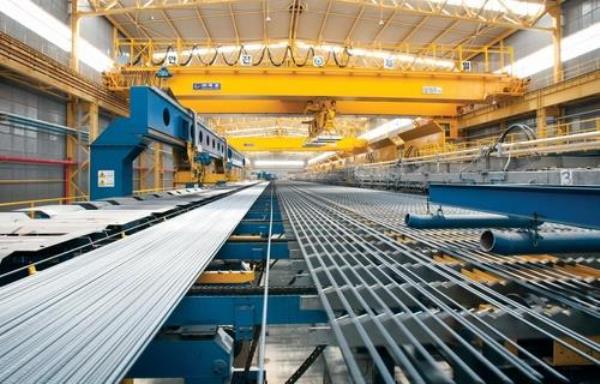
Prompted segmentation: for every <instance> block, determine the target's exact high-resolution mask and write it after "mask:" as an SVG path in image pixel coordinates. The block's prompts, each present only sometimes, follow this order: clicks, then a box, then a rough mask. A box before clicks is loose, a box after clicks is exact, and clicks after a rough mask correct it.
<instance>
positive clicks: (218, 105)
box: [180, 97, 459, 117]
mask: <svg viewBox="0 0 600 384" xmlns="http://www.w3.org/2000/svg"><path fill="white" fill-rule="evenodd" d="M180 101H181V104H182V105H184V106H186V107H188V108H191V109H193V110H194V111H196V112H197V113H205V114H282V115H301V114H303V113H304V109H305V107H306V101H293V100H264V99H246V98H243V99H235V98H233V99H219V100H211V99H194V98H191V97H188V98H185V99H182V100H180ZM458 106H459V105H458V104H456V103H435V104H434V103H431V104H426V103H414V102H394V101H352V100H338V101H337V102H336V111H337V114H338V115H391V116H401V115H404V116H429V117H437V116H446V117H452V116H456V115H457V112H456V111H457V108H458Z"/></svg>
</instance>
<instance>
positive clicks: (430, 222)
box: [404, 213, 540, 229]
mask: <svg viewBox="0 0 600 384" xmlns="http://www.w3.org/2000/svg"><path fill="white" fill-rule="evenodd" d="M404 223H405V224H406V225H407V226H409V227H410V228H419V229H433V228H531V227H535V226H536V225H539V224H540V223H539V222H535V221H534V220H532V219H528V218H521V217H515V216H499V215H440V214H435V215H413V214H410V213H409V214H407V215H406V216H405V217H404Z"/></svg>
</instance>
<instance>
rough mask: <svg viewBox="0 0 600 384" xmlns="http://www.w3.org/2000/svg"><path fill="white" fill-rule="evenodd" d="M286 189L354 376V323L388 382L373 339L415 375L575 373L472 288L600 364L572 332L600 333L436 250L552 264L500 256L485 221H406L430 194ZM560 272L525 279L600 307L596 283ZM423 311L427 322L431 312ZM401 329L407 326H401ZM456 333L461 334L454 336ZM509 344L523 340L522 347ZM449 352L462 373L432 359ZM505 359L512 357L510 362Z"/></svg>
mask: <svg viewBox="0 0 600 384" xmlns="http://www.w3.org/2000/svg"><path fill="white" fill-rule="evenodd" d="M278 192H279V195H280V199H281V201H282V204H283V207H284V208H285V213H286V216H287V219H288V220H289V221H290V225H291V227H292V230H293V232H294V235H295V236H296V238H297V240H298V245H299V247H300V249H301V251H302V254H303V256H304V258H305V259H306V261H307V265H308V268H309V270H310V272H311V276H312V277H313V281H314V283H315V286H316V287H317V290H318V292H319V297H320V298H321V300H322V302H323V306H324V308H325V309H326V311H327V313H328V316H329V318H330V323H331V326H332V330H333V331H334V333H335V336H336V339H337V341H338V343H339V344H340V345H341V346H342V348H341V350H342V354H343V356H344V359H345V361H346V363H347V365H348V367H349V372H350V373H351V375H352V377H353V379H354V380H355V381H356V382H363V381H364V377H362V376H361V375H362V373H361V372H360V368H359V367H358V360H357V357H356V355H355V353H354V352H353V351H352V350H349V349H345V348H344V346H345V345H347V344H348V340H347V337H349V336H348V331H349V330H350V328H352V332H351V333H352V334H353V335H354V337H359V338H360V340H361V341H362V342H363V343H364V346H365V347H366V348H367V351H368V353H369V356H370V357H371V359H372V361H373V363H374V365H375V366H376V367H377V369H378V371H379V372H380V373H383V374H382V377H383V379H384V381H386V382H393V381H390V378H389V376H386V375H385V372H382V371H384V370H386V369H387V368H386V367H385V366H382V364H381V362H382V360H383V357H384V355H383V354H382V353H383V352H382V351H381V349H380V348H372V346H373V341H372V340H375V339H377V340H380V342H381V343H382V344H380V345H378V347H383V348H384V349H385V350H386V351H387V353H388V354H389V356H391V357H392V358H393V360H394V362H395V364H396V365H397V366H399V367H400V368H401V369H402V370H403V371H404V372H405V374H406V375H407V376H408V377H409V379H410V380H412V381H415V382H428V383H429V382H435V383H437V382H446V381H448V380H452V381H455V382H469V383H472V382H545V381H548V380H550V381H559V382H560V381H561V382H564V381H567V378H566V377H564V376H563V375H562V374H561V373H559V372H557V371H556V370H555V369H554V368H553V367H551V366H550V365H548V364H547V363H546V362H545V361H543V360H542V359H540V358H539V357H537V356H536V355H534V354H533V353H532V351H529V350H528V349H526V348H525V347H523V346H522V345H519V344H517V343H516V342H515V341H514V340H513V339H512V337H511V336H512V335H511V332H510V328H509V330H508V331H507V330H504V331H501V330H500V329H499V328H496V327H495V326H494V323H493V322H490V319H485V317H486V316H485V315H484V314H482V313H479V310H476V309H473V308H469V307H468V306H465V305H464V304H462V302H463V301H464V297H465V296H468V297H471V298H472V299H476V300H477V301H478V302H479V303H481V305H484V304H485V305H490V306H491V307H492V308H494V311H497V312H498V313H502V314H504V315H506V316H508V317H510V318H511V321H512V322H514V327H524V328H525V329H529V330H530V331H529V332H530V333H531V334H536V335H541V336H543V337H547V338H550V339H551V340H553V341H554V342H556V343H558V344H561V345H562V346H563V347H565V348H568V349H570V350H572V351H573V352H575V353H577V354H579V355H580V356H583V357H584V358H586V359H588V360H590V361H591V362H592V363H594V364H600V362H599V361H598V360H597V359H595V358H594V357H592V356H591V355H590V354H588V353H587V352H586V351H585V350H584V349H582V348H580V347H573V346H571V345H568V344H567V343H564V338H566V337H571V338H573V339H575V340H577V341H578V342H582V343H583V345H585V346H586V347H589V348H590V349H591V350H592V351H599V350H600V345H598V344H597V343H594V342H591V341H590V340H589V339H587V338H586V337H584V336H583V335H581V334H579V333H577V332H576V331H575V330H572V329H568V328H567V327H565V326H563V325H562V324H561V323H559V322H557V321H556V320H555V319H553V318H552V317H551V316H549V315H547V314H545V313H541V312H539V311H538V310H537V309H536V308H534V307H529V306H527V305H523V304H521V303H519V302H516V301H515V300H513V299H512V298H510V297H508V296H506V295H504V294H503V293H500V292H498V291H497V290H494V289H492V288H490V287H489V286H486V285H485V284H482V283H480V282H477V281H472V280H470V279H468V278H467V276H466V275H465V274H463V273H461V271H460V270H457V269H456V268H453V267H451V266H449V265H444V264H442V263H436V262H432V254H434V253H433V252H439V251H443V253H446V254H450V255H452V256H453V257H456V261H457V262H459V263H463V264H466V263H467V262H468V263H473V264H476V265H478V266H483V267H486V268H487V267H488V266H490V265H491V266H494V268H497V267H498V266H500V267H502V268H504V267H506V269H507V272H505V273H504V274H503V275H502V278H505V279H507V280H509V281H511V282H516V281H517V280H518V279H521V280H524V275H523V274H524V273H526V272H528V271H529V269H528V268H530V269H531V270H532V271H533V272H534V273H536V274H539V277H543V276H545V277H550V276H553V273H551V272H550V271H548V269H549V266H548V265H543V264H539V265H537V264H535V263H533V264H531V263H528V264H527V268H525V267H524V266H523V265H522V264H514V265H513V264H510V265H508V264H501V263H504V261H502V258H501V257H497V256H495V255H493V254H486V253H483V252H481V251H479V249H478V244H477V234H478V231H474V230H469V229H461V230H456V229H454V230H448V229H444V230H413V229H410V228H407V227H406V226H405V225H404V223H403V221H402V218H403V217H404V215H405V214H406V213H407V212H423V213H425V211H426V209H427V205H426V201H425V199H423V198H419V197H414V196H409V195H402V194H391V193H386V192H377V191H368V190H361V189H356V188H341V187H332V186H322V185H315V184H308V183H293V184H282V185H281V186H279V187H278ZM445 211H447V212H450V213H452V214H473V213H472V212H468V211H464V210H457V209H452V208H448V209H446V208H445ZM542 228H543V230H548V229H549V228H555V226H550V225H544V226H542ZM556 228H558V227H556ZM560 229H562V230H567V231H568V230H570V229H568V228H563V227H561V228H560ZM391 236H405V237H406V239H407V240H409V241H408V242H404V241H398V240H397V239H396V238H394V237H391ZM442 239H443V240H442ZM417 267H419V268H421V269H422V270H423V271H428V275H431V276H430V277H427V278H425V277H424V275H423V272H419V273H417V272H416V270H415V268H417ZM493 270H494V271H496V270H495V269H493ZM561 277H563V278H562V279H561V280H567V281H565V284H563V282H561V283H560V284H559V285H555V286H550V285H548V286H547V285H546V283H545V282H543V281H534V282H531V281H527V280H526V279H525V281H521V285H522V286H523V287H524V288H525V289H527V290H531V291H532V292H534V293H536V294H537V295H541V296H542V297H544V298H545V299H546V300H550V302H556V303H557V304H559V305H567V306H569V307H571V308H574V309H578V310H582V312H584V313H585V314H586V315H590V316H593V315H596V316H598V315H599V313H598V307H597V301H596V300H595V294H597V293H598V292H597V288H594V287H592V286H588V285H585V284H582V285H580V284H579V282H576V281H573V279H564V277H567V276H565V275H561ZM537 280H540V279H537ZM448 284H450V285H452V286H455V287H457V288H458V289H459V290H460V291H461V292H462V294H460V295H450V294H448V293H447V290H446V289H444V287H445V286H447V285H448ZM594 291H596V292H594ZM588 292H590V293H589V294H588ZM573 293H577V295H576V297H572V294H573ZM400 297H401V298H402V299H400ZM423 315H425V316H426V319H428V321H427V322H425V321H423ZM444 318H451V319H452V323H447V322H446V321H444V320H442V319H444ZM592 318H593V317H591V318H590V319H592ZM365 324H369V330H370V331H369V332H365V329H364V325H365ZM406 324H410V325H411V329H412V330H414V329H415V327H417V329H419V333H418V334H419V335H422V336H421V337H420V338H419V337H416V336H415V335H414V334H411V333H410V332H408V328H407V327H406ZM450 324H452V325H450ZM336 328H339V330H338V331H336ZM394 335H397V336H398V337H396V338H394V337H393V336H394ZM442 335H443V337H442ZM390 336H391V337H390ZM399 339H401V340H407V341H408V342H409V345H408V346H404V345H400V346H399V345H398V344H397V340H399ZM448 339H450V340H452V342H450V343H448V342H446V341H444V340H448ZM473 340H478V341H479V343H481V344H482V345H484V346H485V350H486V353H485V354H484V353H483V349H479V348H476V347H474V345H473V344H472V341H473ZM355 342H356V340H354V342H353V344H355ZM398 347H399V348H400V350H398ZM457 347H458V348H457ZM509 347H510V349H516V350H517V351H518V355H515V354H513V352H511V350H509ZM432 348H433V349H432ZM434 350H435V352H437V353H435V352H433V351H434ZM434 355H435V356H434ZM440 356H441V359H442V360H444V361H445V362H446V363H447V364H449V365H450V366H451V367H452V369H453V372H454V373H453V375H454V376H453V377H452V378H449V377H448V375H447V374H445V373H443V372H441V371H440V369H439V365H437V364H428V362H429V363H431V362H432V360H433V361H434V363H435V360H439V359H440ZM500 367H505V368H506V367H510V368H511V369H509V370H500V369H499V368H500Z"/></svg>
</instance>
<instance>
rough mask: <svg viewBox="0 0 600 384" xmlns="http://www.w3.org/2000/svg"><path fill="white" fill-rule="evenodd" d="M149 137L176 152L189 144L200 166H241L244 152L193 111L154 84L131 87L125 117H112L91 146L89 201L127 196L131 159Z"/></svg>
mask: <svg viewBox="0 0 600 384" xmlns="http://www.w3.org/2000/svg"><path fill="white" fill-rule="evenodd" d="M152 141H156V142H160V143H163V144H167V145H171V146H173V147H174V148H176V149H178V150H181V151H186V148H187V146H188V144H192V145H193V147H194V152H195V155H194V156H195V159H194V160H195V161H198V162H200V163H202V164H204V165H207V164H210V162H211V161H212V160H213V159H219V160H223V162H224V163H225V164H226V166H227V167H228V168H231V167H243V166H244V165H245V159H244V156H243V155H242V154H241V153H239V152H238V151H236V150H235V149H234V148H231V147H229V146H228V145H227V141H226V140H225V139H224V138H221V137H219V136H217V135H216V134H215V133H214V132H212V131H211V130H210V129H208V128H207V127H206V126H204V125H203V124H202V123H201V122H200V120H199V119H198V118H197V116H196V114H195V113H193V112H191V111H189V110H186V109H185V108H183V107H182V106H181V105H179V104H178V103H177V102H176V101H175V100H173V99H171V98H170V97H169V96H167V95H166V94H165V93H163V92H162V91H160V90H158V89H156V88H152V87H147V86H139V87H132V88H131V90H130V113H129V117H128V118H118V119H116V120H114V121H113V122H112V123H111V124H110V125H109V126H108V127H107V128H106V129H105V130H104V131H103V132H102V134H100V136H99V137H98V138H97V139H96V140H95V141H94V142H93V143H92V145H91V154H90V163H91V165H90V167H91V169H90V199H91V200H97V199H103V198H108V197H119V196H129V195H131V194H132V193H133V161H134V160H135V159H136V158H137V157H138V156H139V154H140V153H142V151H143V150H144V149H146V148H147V147H148V145H149V144H150V143H151V142H152Z"/></svg>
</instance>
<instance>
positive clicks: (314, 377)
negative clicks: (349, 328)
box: [134, 326, 348, 384]
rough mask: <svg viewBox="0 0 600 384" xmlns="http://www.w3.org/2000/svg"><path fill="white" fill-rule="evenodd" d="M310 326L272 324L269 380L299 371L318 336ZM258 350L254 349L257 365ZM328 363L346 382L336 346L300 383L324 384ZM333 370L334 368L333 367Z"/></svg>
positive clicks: (171, 382)
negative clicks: (325, 359)
mask: <svg viewBox="0 0 600 384" xmlns="http://www.w3.org/2000/svg"><path fill="white" fill-rule="evenodd" d="M311 329H312V328H311V327H298V326H271V327H269V329H268V333H267V344H266V347H267V350H266V358H265V368H266V370H267V380H268V382H269V383H270V384H282V383H285V381H286V380H287V379H288V378H289V377H290V376H291V375H292V373H294V372H295V371H296V369H297V368H298V367H299V366H300V364H302V362H304V360H305V359H306V358H307V357H308V356H309V355H310V353H311V352H312V351H313V349H314V348H315V343H316V341H317V340H319V338H318V337H315V336H314V335H313V333H314V332H313V331H312V330H311ZM257 356H258V351H256V353H255V360H254V365H256V359H257ZM324 356H327V358H328V360H327V366H329V367H332V368H333V369H332V370H333V371H334V372H332V375H331V376H332V377H331V381H329V382H328V383H332V384H338V383H339V384H342V383H343V384H345V383H347V382H348V380H347V376H346V370H345V365H344V363H343V361H342V360H341V354H339V353H336V349H335V348H332V347H328V348H327V349H326V350H325V351H324V353H323V354H322V355H321V356H320V357H319V358H318V359H317V361H315V362H314V363H313V365H312V366H311V367H310V368H309V369H308V371H306V373H305V374H304V375H303V376H302V377H301V378H300V380H298V383H299V384H323V383H324V376H325V366H326V364H325V361H324ZM330 370H331V369H330ZM134 383H135V384H180V383H183V380H181V379H136V380H134Z"/></svg>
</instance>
